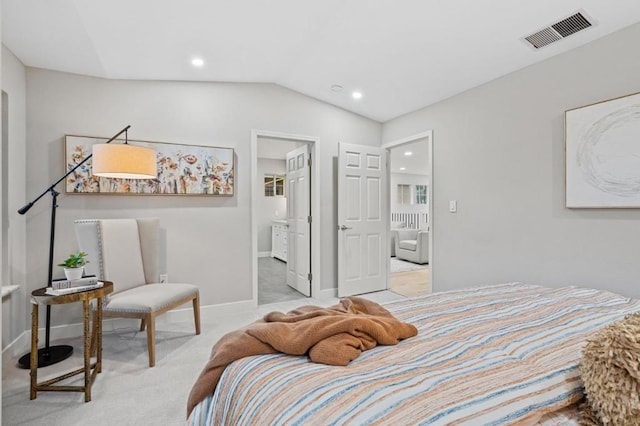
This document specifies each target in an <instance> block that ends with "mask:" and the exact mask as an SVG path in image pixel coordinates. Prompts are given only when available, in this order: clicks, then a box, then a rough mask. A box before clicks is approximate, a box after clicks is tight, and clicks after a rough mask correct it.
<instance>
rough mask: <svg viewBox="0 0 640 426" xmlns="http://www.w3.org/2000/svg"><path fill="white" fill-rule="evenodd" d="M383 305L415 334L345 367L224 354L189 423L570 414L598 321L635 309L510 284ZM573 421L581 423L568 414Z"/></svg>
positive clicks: (524, 420)
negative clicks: (227, 359)
mask: <svg viewBox="0 0 640 426" xmlns="http://www.w3.org/2000/svg"><path fill="white" fill-rule="evenodd" d="M383 306H384V307H385V308H386V309H388V310H389V311H390V312H391V313H392V314H393V315H395V316H396V317H397V318H398V319H400V320H402V321H405V322H408V323H411V324H413V325H415V326H416V327H417V328H418V330H419V333H418V335H417V336H415V337H412V338H409V339H406V340H403V341H401V342H400V343H399V344H398V345H396V346H378V347H376V348H374V349H371V350H368V351H366V352H363V353H362V355H361V356H360V357H359V358H357V359H355V360H354V361H352V362H351V363H350V364H349V365H348V366H346V367H336V366H328V365H323V364H316V363H312V362H310V361H309V359H308V358H307V357H300V356H298V357H296V356H289V355H284V354H271V355H258V356H252V357H247V358H242V359H240V360H238V361H235V362H233V363H232V364H230V365H229V366H228V367H227V368H226V369H225V370H224V373H223V374H222V376H221V377H220V381H219V382H218V385H217V388H216V390H215V392H213V393H212V394H210V395H208V396H207V397H206V398H205V399H204V400H203V401H201V402H200V403H199V404H198V405H197V406H196V407H195V409H194V410H193V411H192V412H191V415H190V416H189V419H188V423H189V424H191V425H205V424H211V425H332V424H336V425H338V424H349V425H365V424H366V425H369V424H384V425H387V424H388V425H404V424H425V425H427V424H451V423H453V424H469V425H478V424H514V423H518V424H536V423H537V422H540V423H543V424H546V425H555V424H567V423H570V422H576V420H575V419H576V415H575V405H576V403H577V402H578V401H579V400H580V399H582V397H583V386H582V382H581V380H580V372H579V361H580V357H581V349H582V347H583V346H584V343H585V339H586V338H587V337H588V336H589V335H590V334H592V333H593V331H595V330H597V329H598V328H601V327H602V326H604V325H606V324H608V323H610V322H612V321H614V320H617V319H620V318H622V317H623V316H624V315H626V314H628V313H632V312H635V311H638V310H640V302H639V301H637V300H634V299H629V298H626V297H623V296H620V295H616V294H613V293H610V292H607V291H601V290H594V289H585V288H579V287H564V288H558V289H551V288H545V287H540V286H534V285H527V284H523V283H509V284H501V285H494V286H487V287H479V288H472V289H465V290H458V291H451V292H443V293H434V294H431V295H427V296H422V297H415V298H410V299H401V300H398V301H394V302H390V303H385V304H383ZM575 424H577V423H575Z"/></svg>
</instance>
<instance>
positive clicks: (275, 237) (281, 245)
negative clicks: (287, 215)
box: [271, 220, 287, 262]
mask: <svg viewBox="0 0 640 426" xmlns="http://www.w3.org/2000/svg"><path fill="white" fill-rule="evenodd" d="M271 257H275V258H276V259H280V260H283V261H285V262H286V261H287V222H286V221H284V220H277V221H276V220H274V221H273V223H272V224H271Z"/></svg>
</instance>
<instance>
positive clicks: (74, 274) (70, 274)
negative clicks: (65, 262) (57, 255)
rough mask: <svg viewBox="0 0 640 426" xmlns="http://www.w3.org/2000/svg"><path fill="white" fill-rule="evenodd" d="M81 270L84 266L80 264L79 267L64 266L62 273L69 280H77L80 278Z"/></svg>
mask: <svg viewBox="0 0 640 426" xmlns="http://www.w3.org/2000/svg"><path fill="white" fill-rule="evenodd" d="M83 271H84V266H81V267H79V268H64V275H65V277H67V279H68V280H69V281H71V280H79V279H80V278H82V272H83Z"/></svg>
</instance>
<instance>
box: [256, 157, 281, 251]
mask: <svg viewBox="0 0 640 426" xmlns="http://www.w3.org/2000/svg"><path fill="white" fill-rule="evenodd" d="M286 171H287V169H286V161H285V160H273V159H269V158H258V181H257V182H256V185H259V186H258V208H257V210H256V213H257V217H256V226H257V228H258V254H260V253H261V252H269V253H270V252H271V221H272V220H273V219H285V218H286V217H287V199H286V198H285V197H265V195H264V175H266V174H271V175H273V174H277V175H284V174H285V173H286Z"/></svg>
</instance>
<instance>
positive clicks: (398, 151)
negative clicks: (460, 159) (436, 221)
mask: <svg viewBox="0 0 640 426" xmlns="http://www.w3.org/2000/svg"><path fill="white" fill-rule="evenodd" d="M385 148H387V150H388V151H389V230H390V231H389V240H388V246H389V254H390V256H389V277H388V281H387V282H388V289H389V290H391V291H393V292H395V293H398V294H401V295H403V296H407V297H412V296H418V295H421V294H427V293H430V292H431V291H432V289H433V282H432V278H431V277H432V276H433V261H432V259H433V243H432V241H433V215H432V211H433V145H432V132H431V131H428V132H424V133H420V134H417V135H413V136H410V137H407V138H404V139H401V140H397V141H393V142H390V143H388V144H386V145H385Z"/></svg>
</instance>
